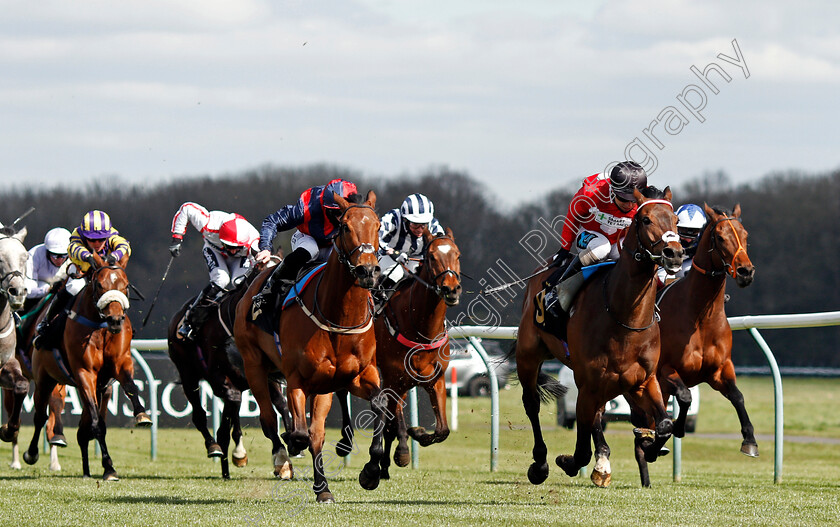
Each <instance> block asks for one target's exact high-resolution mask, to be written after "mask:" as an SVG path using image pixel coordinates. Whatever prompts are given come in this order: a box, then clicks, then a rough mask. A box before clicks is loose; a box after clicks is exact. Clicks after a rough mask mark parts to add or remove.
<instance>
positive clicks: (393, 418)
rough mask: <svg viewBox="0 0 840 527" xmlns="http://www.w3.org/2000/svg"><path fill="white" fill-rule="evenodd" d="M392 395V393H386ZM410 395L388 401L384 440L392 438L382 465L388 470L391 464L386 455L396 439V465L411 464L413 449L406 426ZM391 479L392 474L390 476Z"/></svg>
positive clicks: (404, 465) (405, 394)
mask: <svg viewBox="0 0 840 527" xmlns="http://www.w3.org/2000/svg"><path fill="white" fill-rule="evenodd" d="M386 393H390V392H386ZM407 395H408V394H407V393H403V394H401V396H400V397H393V398H390V399H389V400H388V412H387V415H386V417H385V429H384V431H383V438H384V437H386V436H390V437H391V441H389V442H388V449H387V450H386V449H384V448H383V451H382V463H380V466H381V465H382V464H384V465H385V469H386V470H387V469H388V467H389V466H390V462H389V461H388V460H387V459H386V456H385V453H386V452H387V451H388V450H390V443H391V442H393V440H394V439H396V440H397V447H396V448H395V449H394V463H396V465H397V466H398V467H407V466H408V464H409V463H410V462H411V449H410V448H409V447H408V430H407V429H406V426H405V412H404V411H403V409H404V408H405V398H406V396H407ZM389 477H390V474H389Z"/></svg>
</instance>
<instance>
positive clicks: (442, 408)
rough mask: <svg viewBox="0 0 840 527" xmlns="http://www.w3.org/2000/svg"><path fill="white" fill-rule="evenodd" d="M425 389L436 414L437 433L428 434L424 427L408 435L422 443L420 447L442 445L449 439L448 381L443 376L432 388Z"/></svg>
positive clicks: (409, 430)
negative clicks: (447, 417)
mask: <svg viewBox="0 0 840 527" xmlns="http://www.w3.org/2000/svg"><path fill="white" fill-rule="evenodd" d="M425 388H426V392H428V394H429V400H430V401H431V404H432V411H433V412H434V414H435V431H434V433H431V434H427V433H426V430H425V429H424V428H423V427H420V426H418V427H412V428H409V429H408V435H410V436H411V438H412V439H414V440H416V441H417V442H418V443H420V446H429V445H431V444H434V443H440V442H441V441H444V440H445V439H446V438H447V437H449V423H448V422H447V420H446V381H445V380H444V378H443V377H442V376H441V377H440V378H438V380H437V382H435V383H434V384H433V385H431V386H429V385H426V386H425Z"/></svg>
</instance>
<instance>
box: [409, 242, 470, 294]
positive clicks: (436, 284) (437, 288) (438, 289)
mask: <svg viewBox="0 0 840 527" xmlns="http://www.w3.org/2000/svg"><path fill="white" fill-rule="evenodd" d="M438 240H440V241H443V240H449V241H450V242H452V243H455V240H453V239H452V238H450V237H449V236H446V235H443V236H437V237H435V238H434V239H433V240H432V241H430V242H429V244H428V245H426V247H424V248H423V253H422V255H423V258H422V260H423V262H424V263H425V262H426V259H427V258H428V256H429V249H430V248H431V247H432V244H433V243H435V242H436V241H438ZM400 265H403V264H400ZM430 268H431V267H430ZM403 269H405V271H406V272H407V274H408V276H410V277H411V278H413V279H414V280H416V281H417V282H418V283H420V284H421V285H423V286H424V287H425V288H426V289H428V290H430V291H432V292H434V293H435V294H436V295H437V296H439V297H441V298H443V295H444V293H443V286H441V282H440V281H439V280H440V278H441V277H445V276H446V275H449V274H451V275H453V276H454V277H455V279H456V280H458V283H459V284H460V283H461V275H460V274H459V273H458V272H457V271H454V270H452V269H450V268H449V267H447V268H446V269H444V270H443V271H441V272H439V273H438V274H436V275H435V276H433V277H432V279H431V283H429V282H427V281H425V280H423V279H422V278H420V275H419V274H418V273H412V272H410V271H409V270H408V269H407V268H406V267H405V266H404V265H403ZM409 301H410V299H409Z"/></svg>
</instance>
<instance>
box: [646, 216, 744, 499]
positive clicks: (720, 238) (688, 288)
mask: <svg viewBox="0 0 840 527" xmlns="http://www.w3.org/2000/svg"><path fill="white" fill-rule="evenodd" d="M704 209H705V211H706V217H707V218H708V224H707V225H706V227H705V229H704V230H703V233H702V235H701V236H700V241H699V243H698V245H697V254H696V256H695V257H694V260H693V261H692V265H691V267H692V268H691V271H689V272H688V273H687V274H686V276H685V278H683V279H681V280H678V281H677V282H676V283H674V284H673V285H672V286H670V287H669V288H668V290H667V291H666V292H665V294H664V296H662V298H661V300H660V301H659V307H660V310H661V311H662V313H663V316H662V320H661V321H660V323H659V328H660V332H661V334H662V353H661V355H660V357H659V366H658V368H657V375H656V378H657V380H658V381H659V386H660V388H661V390H662V396H663V397H664V398H665V400H666V401H667V400H668V398H670V397H671V395H676V398H677V402H678V403H679V408H680V412H679V416H678V417H677V420H676V421H675V422H674V435H675V436H677V437H683V436H684V435H685V419H686V415H687V413H688V407H689V405H690V404H691V393H690V392H689V391H688V388H689V387H691V386H697V385H698V384H700V383H701V382H705V383H707V384H708V385H709V386H711V387H712V388H714V389H715V390H717V391H719V392H720V393H721V394H723V396H724V397H726V398H727V399H729V401H730V402H731V403H732V406H734V407H735V412H736V413H737V414H738V420H739V421H740V422H741V435H742V436H743V438H744V441H743V442H742V443H741V452H743V453H744V454H746V455H748V456H751V457H757V456H758V443H756V440H755V434H754V431H753V425H752V423H751V422H750V418H749V416H748V415H747V410H746V408H745V407H744V396H743V395H742V394H741V391H740V390H738V387H737V386H736V385H735V366H734V365H733V364H732V329H731V328H730V327H729V322H728V321H727V320H726V310H725V308H724V302H725V301H726V300H725V298H726V275H727V274H728V275H730V276H731V277H732V278H734V279H735V283H736V284H738V287H746V286H748V285H750V284H751V283H752V281H753V276H754V275H755V267H754V266H753V264H752V262H751V261H750V257H749V255H748V254H747V230H746V229H745V228H744V226H743V225H742V224H741V206H740V205H735V209H734V210H733V211H729V210H727V209H724V208H721V207H715V208H711V207H709V206H708V205H705V204H704ZM640 417H641V416H634V420H635V421H636V422H637V424H641V423H643V422H644V420H642V419H640ZM642 426H644V425H642ZM636 459H637V461H638V463H639V473H640V476H641V480H642V485H643V486H645V487H649V486H650V477H649V475H648V470H647V462H646V461H645V459H644V457H639V456H638V455H637V456H636Z"/></svg>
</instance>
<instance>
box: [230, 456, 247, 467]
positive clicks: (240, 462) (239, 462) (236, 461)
mask: <svg viewBox="0 0 840 527" xmlns="http://www.w3.org/2000/svg"><path fill="white" fill-rule="evenodd" d="M231 459H233V466H235V467H239V468H243V467H245V466H247V465H248V454H245V455H244V456H242V457H236V456H231Z"/></svg>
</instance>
